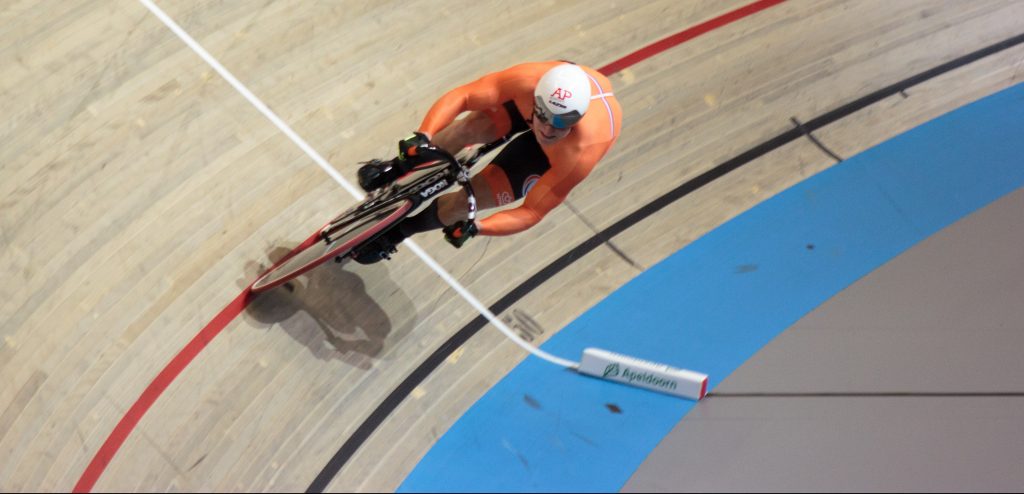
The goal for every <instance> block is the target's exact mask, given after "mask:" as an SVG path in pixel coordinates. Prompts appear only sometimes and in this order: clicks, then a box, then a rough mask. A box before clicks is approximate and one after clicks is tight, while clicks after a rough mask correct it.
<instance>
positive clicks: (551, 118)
mask: <svg viewBox="0 0 1024 494" xmlns="http://www.w3.org/2000/svg"><path fill="white" fill-rule="evenodd" d="M533 116H534V118H536V119H537V120H540V122H541V123H544V124H549V125H551V126H552V127H554V128H556V129H568V128H569V127H572V126H573V125H576V124H577V123H579V121H580V120H581V119H582V118H583V115H580V112H578V111H576V110H573V111H571V112H569V113H563V114H561V115H555V114H553V113H551V112H549V111H547V108H546V107H545V106H544V100H543V99H541V97H540V96H537V101H536V102H535V103H534V105H533Z"/></svg>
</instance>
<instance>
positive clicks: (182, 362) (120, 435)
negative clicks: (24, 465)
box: [72, 231, 319, 492]
mask: <svg viewBox="0 0 1024 494" xmlns="http://www.w3.org/2000/svg"><path fill="white" fill-rule="evenodd" d="M318 238H319V231H317V233H315V234H313V235H312V236H311V237H309V238H307V239H306V240H305V241H304V242H302V243H301V244H299V246H298V247H296V248H295V249H292V251H291V252H289V253H288V255H286V256H285V257H284V258H283V259H281V260H280V261H278V262H277V263H275V266H276V265H278V264H281V263H283V262H284V261H286V260H287V259H288V258H289V257H291V256H292V255H293V254H295V252H297V251H299V250H301V249H303V248H305V247H307V246H309V245H310V244H311V243H313V242H315V241H316V240H317V239H318ZM251 286H252V285H250V287H251ZM251 295H252V294H251V292H250V291H249V288H248V287H247V288H246V289H245V290H242V293H240V294H238V296H237V297H235V299H234V300H232V301H231V303H229V304H228V305H227V307H224V308H223V309H221V311H220V312H219V313H218V314H217V315H216V316H215V317H214V318H213V320H211V321H210V322H209V323H208V324H207V325H206V327H204V328H203V329H202V331H200V332H199V334H197V335H196V336H195V337H194V338H192V341H189V342H188V344H187V345H185V348H182V349H181V351H180V352H178V354H177V355H175V356H174V358H173V359H171V361H170V362H169V363H168V364H167V366H166V367H164V370H162V371H160V373H159V374H157V376H156V378H154V379H153V382H151V383H149V386H146V389H145V390H144V391H143V392H142V395H141V396H139V399H138V400H136V401H135V404H133V405H132V407H131V408H129V409H128V412H127V413H125V414H124V417H121V420H120V421H119V422H118V423H117V425H116V426H115V427H114V430H113V431H112V432H111V433H110V436H108V437H107V440H106V441H104V442H103V445H102V446H100V449H99V451H97V452H96V456H94V457H93V459H92V461H91V462H89V466H87V467H85V472H83V473H82V477H81V478H79V479H78V483H77V484H75V488H74V489H73V490H72V492H90V491H91V490H92V488H93V486H94V485H96V481H97V480H99V478H100V475H102V474H103V471H104V470H106V469H107V465H108V464H110V460H111V459H113V458H114V455H115V454H117V450H119V449H121V445H122V444H124V441H125V440H126V439H128V435H129V434H131V432H132V430H134V429H135V426H136V425H138V423H139V421H140V420H142V416H143V415H145V414H146V412H147V411H148V410H149V407H151V406H153V403H155V402H156V400H157V398H159V397H160V395H161V394H163V392H164V390H166V389H167V387H168V386H170V385H171V383H172V382H174V379H175V378H177V377H178V374H181V371H183V370H185V367H187V366H188V364H189V363H191V362H192V359H194V358H196V355H199V352H201V351H202V350H203V348H206V345H207V344H208V343H210V342H211V341H213V338H214V337H216V336H217V335H218V334H220V332H221V331H222V330H223V329H224V328H226V327H227V325H228V324H230V323H231V321H233V320H234V319H235V317H237V316H238V315H239V314H241V313H242V311H243V310H245V308H246V307H247V306H248V305H249V302H250V301H251V300H252V297H251Z"/></svg>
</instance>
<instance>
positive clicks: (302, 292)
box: [244, 247, 416, 370]
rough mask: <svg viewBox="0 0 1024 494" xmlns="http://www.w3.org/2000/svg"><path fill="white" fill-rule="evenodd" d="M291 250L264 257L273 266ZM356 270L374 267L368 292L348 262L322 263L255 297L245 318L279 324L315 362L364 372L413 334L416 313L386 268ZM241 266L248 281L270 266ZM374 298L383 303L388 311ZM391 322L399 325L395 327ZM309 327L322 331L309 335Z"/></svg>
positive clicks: (256, 322) (281, 249) (274, 251)
mask: <svg viewBox="0 0 1024 494" xmlns="http://www.w3.org/2000/svg"><path fill="white" fill-rule="evenodd" d="M289 251H290V249H288V248H284V247H274V248H272V249H271V250H270V251H269V252H268V253H267V258H268V259H269V260H270V261H271V262H276V261H278V260H280V259H281V258H283V257H284V256H285V255H286V254H287V253H288V252H289ZM356 266H357V267H356V269H359V270H360V271H364V272H370V269H373V277H372V286H371V287H370V290H368V289H367V286H366V283H365V282H364V281H363V278H362V277H360V276H359V275H357V274H356V273H353V272H352V271H351V270H352V269H353V265H352V264H346V265H344V266H340V267H339V266H337V265H336V264H334V263H325V264H324V265H322V266H318V267H316V268H314V269H312V270H311V271H309V272H308V273H306V274H305V275H303V276H300V277H298V278H296V279H294V280H292V281H290V282H288V283H286V284H285V285H282V286H279V287H277V288H274V289H272V290H270V291H267V292H265V293H261V294H258V295H255V296H254V298H253V300H251V301H250V303H249V305H248V307H246V309H245V317H246V319H247V320H248V321H249V322H250V324H253V325H254V326H257V327H261V326H262V327H266V328H269V327H271V326H272V325H274V324H277V325H279V326H280V327H281V328H282V329H284V330H285V332H286V333H288V334H289V335H290V336H291V337H292V338H294V339H295V340H296V341H299V342H301V343H303V344H304V345H306V346H307V347H309V350H310V352H312V353H313V355H314V356H316V357H317V358H318V359H321V360H332V359H340V360H342V361H344V362H346V363H348V364H350V365H352V366H355V367H358V368H360V369H364V370H368V369H370V368H372V367H373V362H374V361H375V360H383V359H385V358H386V357H387V351H388V349H390V348H391V347H393V346H394V345H395V344H396V343H397V342H398V341H400V340H401V339H402V338H404V337H405V336H406V335H407V334H409V332H411V331H412V328H413V327H414V326H415V325H416V310H415V307H414V306H413V304H412V301H411V300H409V299H408V298H407V297H405V295H404V292H403V291H402V290H401V289H400V288H399V287H398V285H397V284H395V283H394V281H392V280H391V278H390V277H389V276H388V275H387V274H386V268H385V269H380V268H382V267H383V266H380V265H378V266H369V267H366V268H363V267H362V266H358V265H356ZM245 267H246V269H245V273H246V276H247V279H248V280H252V279H255V278H256V277H257V276H258V275H259V274H260V273H262V272H263V271H265V270H266V269H267V268H268V267H269V264H268V265H264V264H260V263H256V262H252V261H249V262H247V263H246V266H245ZM378 272H379V273H381V274H380V275H378V274H377V273H378ZM244 283H246V286H248V285H247V282H244ZM377 300H382V301H386V303H387V310H385V309H384V308H383V307H381V305H380V304H379V303H378V301H377ZM392 319H395V320H397V321H398V324H397V329H396V327H395V324H393V321H392ZM310 326H316V327H317V328H318V329H319V330H320V331H319V332H316V331H310V329H311V328H310ZM318 333H319V334H318Z"/></svg>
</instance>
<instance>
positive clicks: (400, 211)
mask: <svg viewBox="0 0 1024 494" xmlns="http://www.w3.org/2000/svg"><path fill="white" fill-rule="evenodd" d="M507 141H508V139H500V140H498V141H494V142H492V143H489V144H485V145H483V146H480V147H478V148H477V149H475V150H472V151H469V150H468V149H471V148H467V150H464V151H463V152H460V153H459V156H458V157H456V156H453V155H452V154H451V153H449V152H447V151H445V150H443V149H441V148H438V147H436V146H433V145H431V146H425V147H421V148H419V149H418V153H419V155H420V159H421V160H422V162H421V163H420V164H418V165H417V166H415V167H414V168H413V169H412V170H411V171H409V172H408V173H406V174H405V175H402V176H401V177H399V178H398V179H396V180H395V181H394V182H392V183H391V184H389V185H385V186H383V187H381V188H379V189H375V190H374V191H372V192H370V194H369V195H367V197H366V198H365V199H364V200H363V201H362V202H361V203H359V204H357V205H355V206H353V207H352V208H350V209H349V210H347V211H345V212H343V213H341V214H340V215H338V216H337V217H336V218H334V219H333V220H331V222H330V223H328V224H327V225H325V226H324V227H323V228H321V229H320V232H319V233H318V234H317V235H315V236H313V237H312V238H310V239H309V240H307V241H306V242H303V243H302V244H301V245H299V246H298V247H296V248H295V249H294V250H293V251H292V252H290V253H289V254H288V256H286V257H285V258H284V259H282V260H281V261H279V262H278V263H277V264H275V265H274V266H273V267H271V268H270V269H269V270H268V271H267V272H266V273H263V275H261V276H260V277H259V278H258V279H257V280H256V282H255V283H253V284H252V287H251V288H250V290H251V291H253V292H257V293H258V292H264V291H267V290H270V289H271V288H274V287H276V286H279V285H282V284H284V283H286V282H288V281H289V280H292V279H294V278H296V277H298V276H300V275H302V274H304V273H306V272H307V271H309V270H311V269H313V268H315V267H317V266H318V265H320V264H322V263H324V262H326V261H328V260H331V259H337V260H339V262H343V261H345V260H347V259H350V258H351V257H352V256H353V255H354V253H355V252H357V251H358V250H359V249H360V248H361V247H363V246H365V245H367V244H369V243H371V242H374V241H375V240H377V239H378V238H380V237H381V236H383V235H384V234H386V233H387V232H388V231H389V230H391V229H392V228H395V227H396V226H398V224H399V223H401V222H402V220H404V219H405V218H407V217H409V216H412V215H415V214H417V213H419V212H420V211H422V210H423V209H425V208H426V207H427V206H429V205H430V203H431V202H432V201H434V200H436V199H437V197H438V196H440V195H441V194H443V193H444V192H445V191H447V190H448V189H451V188H452V187H455V186H456V185H461V186H462V188H463V189H464V190H465V191H466V196H467V198H468V200H469V201H468V202H469V206H468V208H469V218H468V220H469V221H473V220H474V219H476V196H474V195H473V187H472V185H471V183H470V173H469V172H470V169H471V168H472V167H473V165H474V164H476V162H477V161H478V160H479V159H480V158H481V157H482V156H484V155H485V154H487V153H488V152H490V151H492V150H494V149H496V148H498V147H499V146H501V145H502V144H504V143H505V142H507Z"/></svg>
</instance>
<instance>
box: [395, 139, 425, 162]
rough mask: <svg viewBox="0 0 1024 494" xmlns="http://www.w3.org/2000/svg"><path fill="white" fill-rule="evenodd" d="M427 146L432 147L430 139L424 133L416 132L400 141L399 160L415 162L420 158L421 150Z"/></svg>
mask: <svg viewBox="0 0 1024 494" xmlns="http://www.w3.org/2000/svg"><path fill="white" fill-rule="evenodd" d="M427 146H430V138H429V137H427V135H426V134H424V133H422V132H414V133H413V135H411V136H409V137H406V138H405V139H402V140H401V141H398V158H399V159H401V160H402V161H405V162H415V161H416V158H417V157H418V156H419V149H420V148H424V147H427ZM410 158H412V159H411V160H410Z"/></svg>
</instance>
